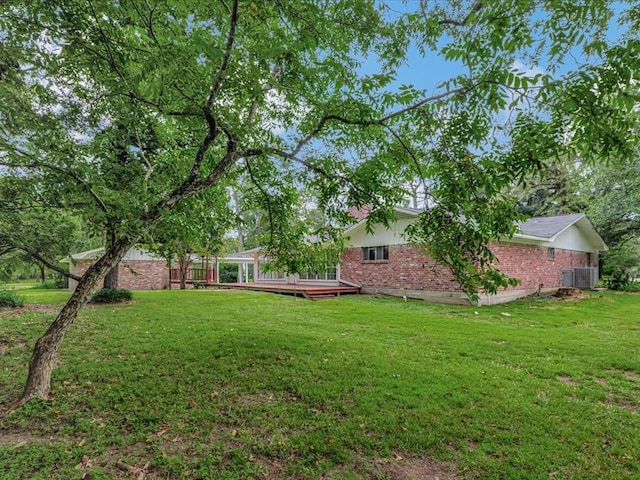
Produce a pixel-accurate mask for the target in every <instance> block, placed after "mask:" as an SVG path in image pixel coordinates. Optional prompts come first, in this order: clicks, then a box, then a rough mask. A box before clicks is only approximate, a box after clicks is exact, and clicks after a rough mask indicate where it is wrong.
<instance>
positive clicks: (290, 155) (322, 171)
mask: <svg viewBox="0 0 640 480" xmlns="http://www.w3.org/2000/svg"><path fill="white" fill-rule="evenodd" d="M271 153H273V154H274V155H277V156H279V157H282V158H286V159H289V160H292V161H294V162H296V163H299V164H300V165H303V166H304V167H306V168H308V169H309V170H311V171H312V172H315V173H317V174H319V175H321V176H323V177H325V178H328V179H331V180H334V179H336V178H339V179H340V180H343V181H344V182H345V183H347V184H349V185H351V187H353V189H354V190H356V191H357V192H360V193H361V194H363V195H364V196H366V197H368V198H370V199H372V200H373V201H376V202H377V199H376V198H375V197H374V196H373V195H372V194H371V193H370V192H368V191H367V190H364V189H363V188H360V186H358V185H357V184H356V183H355V182H354V181H353V180H352V179H350V178H349V177H346V176H344V175H342V174H340V173H337V172H331V173H329V172H327V171H326V170H325V169H324V168H321V167H318V166H317V165H313V164H311V163H309V162H308V161H306V160H303V159H301V158H298V157H296V156H295V154H293V153H287V152H284V151H282V150H278V149H271Z"/></svg>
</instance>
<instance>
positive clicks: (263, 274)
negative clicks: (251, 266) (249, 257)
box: [258, 259, 284, 280]
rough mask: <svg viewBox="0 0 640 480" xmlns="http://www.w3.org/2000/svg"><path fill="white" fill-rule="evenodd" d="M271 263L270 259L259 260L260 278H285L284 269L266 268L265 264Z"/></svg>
mask: <svg viewBox="0 0 640 480" xmlns="http://www.w3.org/2000/svg"><path fill="white" fill-rule="evenodd" d="M267 263H269V261H268V260H262V259H261V260H259V261H258V279H260V280H283V279H284V272H283V271H273V270H266V271H265V270H264V268H265V267H264V265H265V264H267Z"/></svg>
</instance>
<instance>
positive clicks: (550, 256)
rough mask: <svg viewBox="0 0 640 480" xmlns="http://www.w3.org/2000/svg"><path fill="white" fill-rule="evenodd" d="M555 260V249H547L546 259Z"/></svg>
mask: <svg viewBox="0 0 640 480" xmlns="http://www.w3.org/2000/svg"><path fill="white" fill-rule="evenodd" d="M554 258H556V249H555V248H547V259H548V260H553V259H554Z"/></svg>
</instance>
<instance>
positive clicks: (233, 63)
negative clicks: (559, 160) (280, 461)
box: [0, 0, 640, 398]
mask: <svg viewBox="0 0 640 480" xmlns="http://www.w3.org/2000/svg"><path fill="white" fill-rule="evenodd" d="M620 10H621V8H617V9H616V11H617V17H616V19H615V20H616V22H617V21H618V20H620V21H621V22H622V23H621V25H617V24H616V23H615V22H613V21H612V16H613V14H614V10H613V9H612V7H611V5H610V4H609V2H605V1H602V0H598V1H595V0H592V1H588V2H583V3H581V4H575V2H572V1H568V0H566V1H565V0H541V1H533V0H509V1H499V2H498V1H495V2H480V1H456V2H429V1H427V0H424V1H421V2H419V3H415V4H414V3H407V4H400V3H395V2H384V1H374V0H332V1H318V0H295V1H293V0H278V1H273V2H253V1H248V0H242V1H240V0H219V1H211V2H184V1H179V0H175V1H171V2H155V1H145V2H141V1H138V0H128V1H121V0H111V1H108V0H105V1H101V2H93V1H86V2H84V1H50V0H47V1H43V0H42V1H33V2H11V1H9V2H3V3H2V6H0V77H1V78H2V82H1V84H0V100H1V101H2V104H3V105H4V106H3V108H2V110H1V111H0V165H1V168H2V175H3V176H9V177H13V178H19V177H21V176H24V175H27V173H28V175H29V178H30V179H31V182H33V185H34V186H33V189H34V191H36V192H38V195H43V196H44V197H47V198H54V197H57V198H59V199H61V201H63V202H64V205H65V206H67V207H68V208H70V209H73V210H74V211H76V212H77V213H78V214H80V215H82V216H83V218H87V219H92V220H93V221H97V222H101V224H102V225H105V226H110V227H112V228H113V231H114V232H116V233H115V236H114V238H113V242H111V244H110V248H109V249H108V250H107V252H106V253H105V255H104V257H103V258H102V259H100V260H99V261H98V262H97V263H96V264H95V265H94V267H92V268H91V269H89V270H88V271H87V273H86V274H85V275H84V276H83V278H82V279H81V281H80V283H79V285H78V288H77V289H76V291H75V293H74V295H73V297H72V299H71V300H70V302H69V304H67V306H65V308H64V309H63V310H62V312H61V313H60V315H59V316H58V318H57V319H56V321H55V322H54V323H53V324H52V327H51V328H50V329H49V331H48V332H47V334H46V335H45V337H43V339H41V341H39V343H38V345H37V346H36V349H35V350H34V357H33V358H32V362H31V365H30V371H31V373H32V374H30V378H29V381H28V384H27V389H26V391H25V398H27V397H29V396H33V395H40V396H42V395H45V394H46V392H47V391H48V388H49V387H48V382H49V378H48V377H47V372H46V368H44V371H45V374H44V375H43V376H38V375H36V374H35V373H34V372H36V371H40V370H42V369H43V365H44V364H46V363H47V362H48V361H50V359H51V357H52V356H53V354H54V353H55V351H56V349H57V345H59V343H60V342H61V341H62V338H63V336H64V332H65V331H66V329H67V328H68V327H69V326H70V325H71V323H72V322H73V319H74V318H75V315H76V314H77V311H78V309H79V308H80V307H81V305H82V304H83V303H84V302H85V301H86V298H87V295H88V292H90V291H91V289H92V288H93V286H95V284H96V283H97V282H98V281H99V280H100V278H102V277H103V276H104V274H105V273H106V271H107V270H108V269H109V268H111V267H113V266H114V265H115V264H117V262H118V261H119V259H120V258H121V257H122V256H123V255H124V254H125V253H126V250H127V249H128V248H129V247H130V246H131V245H133V244H134V243H135V242H136V241H140V240H144V239H145V238H148V237H150V236H151V235H152V232H153V229H154V227H155V225H157V224H158V223H159V222H161V221H163V219H165V218H167V216H168V215H169V212H171V211H172V210H173V209H174V208H176V207H177V206H178V205H180V204H181V203H182V202H184V201H185V200H186V199H188V198H191V197H196V196H197V195H199V194H201V193H202V192H205V191H206V190H208V189H210V188H213V187H215V188H217V189H220V190H219V191H220V192H226V191H227V190H226V189H227V188H229V187H232V186H233V185H234V184H235V183H237V179H238V178H240V177H242V178H248V179H250V182H251V184H252V189H253V190H254V191H255V195H256V196H257V197H258V199H259V201H260V203H261V204H262V205H263V207H264V210H265V212H266V213H267V215H268V216H269V225H270V228H269V232H268V235H267V236H266V237H265V238H266V240H267V245H264V246H265V248H267V249H268V250H269V252H270V253H271V255H272V256H273V258H274V259H276V261H277V262H279V264H280V265H281V266H282V267H283V268H286V269H288V270H289V271H292V272H295V271H297V270H299V269H302V268H304V269H306V268H308V267H309V265H310V263H312V262H313V261H312V260H301V255H302V254H303V253H309V254H315V258H318V256H321V254H322V252H321V251H319V249H314V248H311V247H308V246H307V244H306V243H305V239H306V238H308V234H309V232H308V228H307V226H306V225H305V224H301V223H300V222H299V221H298V218H297V216H296V215H295V213H296V210H297V208H298V207H299V205H300V203H301V200H300V193H299V192H300V190H301V189H306V190H308V191H314V192H317V197H318V198H317V202H318V207H319V208H320V209H321V210H322V211H323V213H324V214H325V215H326V218H327V219H330V220H331V221H327V222H325V227H326V228H325V231H324V232H321V233H322V234H323V235H322V237H323V238H335V239H338V237H339V236H340V228H338V227H339V225H340V224H341V223H346V222H347V221H348V218H347V215H346V213H345V212H346V210H347V207H349V206H356V207H358V206H363V205H371V206H372V210H371V214H370V221H372V222H386V221H388V220H389V217H390V215H391V212H392V207H393V206H394V205H395V204H399V203H401V202H402V200H403V198H404V197H405V194H406V192H405V190H404V189H403V187H402V186H403V185H406V184H407V182H415V181H416V179H418V180H419V182H418V183H420V184H422V185H423V186H424V189H425V191H424V192H423V193H424V195H425V197H426V198H428V199H430V201H429V205H430V208H429V209H426V210H425V212H424V213H423V215H422V216H421V219H420V221H419V222H418V223H417V224H416V227H415V228H414V230H413V231H412V232H411V238H412V240H413V241H414V242H415V243H417V244H420V245H423V246H425V247H426V248H427V249H428V251H429V253H430V254H431V255H432V256H433V257H434V258H436V259H437V260H438V261H440V262H443V263H444V264H446V265H449V266H450V267H451V269H452V271H453V272H454V273H455V274H456V276H457V277H458V280H459V281H460V282H461V284H462V285H463V286H464V288H465V289H466V290H467V291H468V293H469V294H470V295H475V294H476V293H477V292H478V290H479V289H480V288H482V289H484V290H487V291H495V289H497V288H499V287H500V286H505V285H507V284H508V283H509V282H512V281H513V280H509V279H506V278H505V277H504V276H503V275H501V274H500V273H499V272H498V271H497V270H496V269H495V267H494V265H493V264H492V261H493V260H494V259H493V256H492V254H491V251H490V250H489V249H487V247H486V245H487V242H488V240H489V239H492V238H497V237H502V236H505V235H510V234H512V233H513V232H514V229H515V222H514V220H516V219H517V218H518V214H517V213H516V211H515V210H514V201H513V200H512V199H511V198H509V197H507V196H505V195H504V194H503V191H504V187H505V186H506V185H508V184H509V183H510V182H513V181H514V180H515V181H519V180H520V179H523V178H525V176H526V175H527V174H528V173H530V172H532V171H535V170H537V169H539V168H540V166H541V164H542V163H543V162H544V161H545V160H546V159H549V158H553V157H557V156H560V155H563V154H567V153H569V152H577V153H579V154H580V156H581V157H582V158H583V159H585V161H594V160H598V161H599V160H601V159H606V160H607V161H610V162H620V161H625V160H626V159H627V158H630V157H631V156H632V155H634V154H635V151H636V146H637V145H636V144H637V141H638V140H637V136H636V135H632V132H635V129H636V128H637V123H636V122H635V121H634V119H633V116H631V115H629V113H630V112H632V111H633V109H634V107H635V105H636V104H637V91H636V89H634V88H633V85H634V83H635V82H636V81H637V79H638V70H637V62H638V58H640V56H639V55H638V53H639V52H638V49H639V46H640V44H639V43H638V39H637V38H636V37H635V36H633V35H632V33H628V34H625V32H626V31H627V29H628V31H629V32H635V31H637V29H635V27H636V26H637V25H634V24H633V22H637V15H634V14H633V12H634V11H635V10H637V7H636V6H633V5H632V7H631V8H630V10H629V12H624V11H620ZM627 13H628V14H627ZM612 27H613V28H619V29H620V30H619V31H621V32H622V33H621V34H618V35H616V36H615V38H614V39H613V40H610V39H611V36H608V34H609V32H610V29H611V28H612ZM432 59H445V60H446V61H447V62H449V63H450V64H452V65H455V66H456V67H457V69H455V70H452V72H454V73H452V74H451V76H449V77H447V78H444V79H442V80H441V81H438V82H436V86H435V88H431V87H425V85H424V84H420V83H419V82H418V80H420V79H419V78H416V82H415V84H410V83H409V82H406V83H405V84H399V82H398V79H397V72H398V70H399V69H401V68H402V67H405V66H407V65H409V66H411V67H412V68H413V66H414V65H416V64H417V63H422V62H426V63H428V62H430V61H431V60H432ZM572 59H575V60H572ZM419 71H420V72H421V74H422V73H424V74H427V73H429V71H428V69H424V68H421V69H420V70H419ZM434 73H437V74H438V75H441V74H442V73H441V72H434ZM461 219H464V221H461ZM291 252H295V253H296V254H295V255H294V254H291ZM312 257H314V255H309V258H312ZM325 260H326V259H325ZM43 352H44V353H43ZM52 352H53V353H52ZM49 372H50V367H49ZM49 374H50V373H49Z"/></svg>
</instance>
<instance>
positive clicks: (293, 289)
mask: <svg viewBox="0 0 640 480" xmlns="http://www.w3.org/2000/svg"><path fill="white" fill-rule="evenodd" d="M207 286H213V287H218V288H230V289H237V290H255V291H259V292H272V293H279V294H283V295H294V296H301V297H304V298H307V299H309V300H325V299H329V298H335V297H339V296H340V295H349V294H351V295H353V294H355V295H357V294H359V293H360V287H347V286H335V287H334V286H330V285H291V284H286V283H283V284H277V283H216V284H213V285H207Z"/></svg>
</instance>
